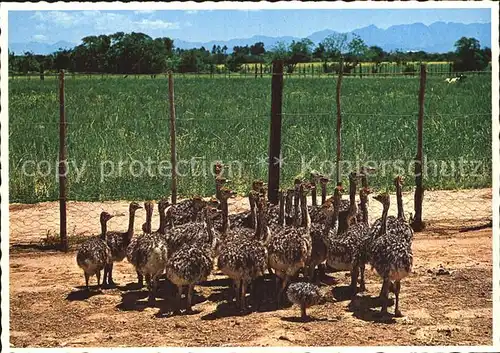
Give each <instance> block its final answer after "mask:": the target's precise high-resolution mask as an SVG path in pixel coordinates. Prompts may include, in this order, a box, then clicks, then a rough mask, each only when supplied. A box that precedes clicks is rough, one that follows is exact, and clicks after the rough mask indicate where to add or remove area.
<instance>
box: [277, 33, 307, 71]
mask: <svg viewBox="0 0 500 353" xmlns="http://www.w3.org/2000/svg"><path fill="white" fill-rule="evenodd" d="M313 46H314V43H313V42H312V41H311V40H310V39H308V38H303V39H301V40H299V41H292V43H290V44H286V43H285V42H281V41H280V42H278V43H276V45H275V46H274V48H273V50H272V53H271V56H270V58H271V60H283V63H284V65H285V69H286V72H287V73H289V74H291V73H293V71H294V70H295V67H296V66H297V64H298V63H301V62H309V61H311V54H312V48H313Z"/></svg>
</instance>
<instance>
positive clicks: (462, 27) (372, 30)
mask: <svg viewBox="0 0 500 353" xmlns="http://www.w3.org/2000/svg"><path fill="white" fill-rule="evenodd" d="M334 33H337V32H335V31H333V30H330V29H325V30H323V31H319V32H315V33H312V34H311V35H309V36H308V37H307V38H309V39H310V40H312V41H313V42H314V43H315V44H318V43H319V42H321V41H322V40H323V39H325V38H326V37H327V36H329V35H331V34H334ZM353 34H357V35H359V36H360V37H361V38H362V39H363V40H364V41H365V43H366V44H367V45H369V46H371V45H377V46H379V47H381V48H382V49H384V50H385V51H391V50H395V49H400V50H403V51H418V50H424V51H426V52H429V53H443V52H448V51H452V50H454V44H455V42H456V41H457V40H458V39H460V38H461V37H474V38H476V39H478V40H479V42H480V43H481V47H490V48H491V30H490V24H489V23H471V24H463V23H454V22H447V23H446V22H435V23H433V24H431V25H429V26H426V25H424V24H423V23H413V24H405V25H396V26H391V27H389V28H387V29H381V28H378V27H377V26H374V25H370V26H367V27H363V28H359V29H356V30H354V31H352V32H349V33H348V38H352V36H353ZM292 40H300V38H297V37H291V36H281V37H269V36H253V37H250V38H238V39H230V40H227V41H223V40H213V41H210V42H189V41H184V40H181V39H174V45H175V47H176V48H180V49H191V48H200V47H202V46H203V47H205V48H206V49H208V50H211V49H212V47H213V46H214V45H216V46H217V45H220V46H221V47H223V46H224V45H225V46H227V48H228V52H231V51H232V49H233V47H235V46H245V45H249V46H250V45H252V44H254V43H256V42H263V43H264V46H265V48H266V49H270V48H272V47H273V46H275V45H276V43H278V42H279V41H283V42H288V43H289V42H291V41H292ZM75 45H76V44H74V43H69V42H65V41H60V42H57V43H54V44H45V43H38V42H29V43H11V44H9V50H11V51H14V52H15V53H16V54H22V53H23V52H25V51H28V50H30V51H33V52H34V53H35V54H49V53H53V52H55V51H56V50H58V49H59V48H66V49H67V48H72V47H74V46H75Z"/></svg>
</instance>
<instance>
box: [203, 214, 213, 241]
mask: <svg viewBox="0 0 500 353" xmlns="http://www.w3.org/2000/svg"><path fill="white" fill-rule="evenodd" d="M204 218H205V226H206V229H207V234H208V239H209V243H212V242H213V241H214V230H213V223H212V219H211V218H210V216H209V215H208V212H205V217H204Z"/></svg>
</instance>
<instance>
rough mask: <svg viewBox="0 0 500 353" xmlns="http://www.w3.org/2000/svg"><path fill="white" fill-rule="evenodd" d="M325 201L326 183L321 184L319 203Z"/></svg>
mask: <svg viewBox="0 0 500 353" xmlns="http://www.w3.org/2000/svg"><path fill="white" fill-rule="evenodd" d="M325 201H326V184H321V204H324V203H325Z"/></svg>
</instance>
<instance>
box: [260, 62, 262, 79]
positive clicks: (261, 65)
mask: <svg viewBox="0 0 500 353" xmlns="http://www.w3.org/2000/svg"><path fill="white" fill-rule="evenodd" d="M260 78H262V63H260Z"/></svg>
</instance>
